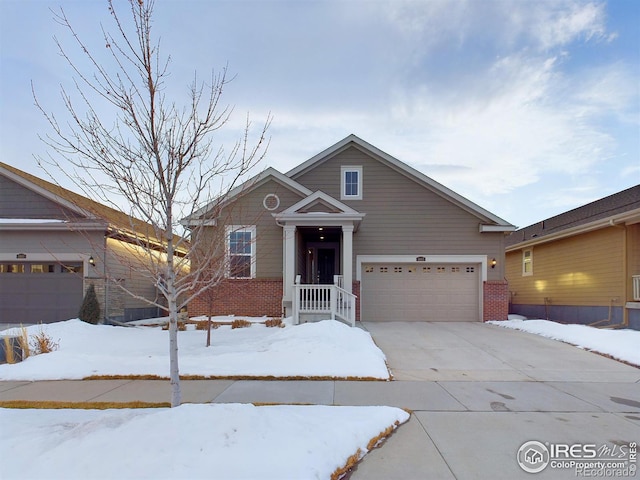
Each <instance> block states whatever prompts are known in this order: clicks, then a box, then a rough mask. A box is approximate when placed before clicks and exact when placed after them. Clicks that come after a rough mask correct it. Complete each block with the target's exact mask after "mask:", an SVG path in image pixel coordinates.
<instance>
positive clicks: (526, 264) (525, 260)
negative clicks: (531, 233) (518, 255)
mask: <svg viewBox="0 0 640 480" xmlns="http://www.w3.org/2000/svg"><path fill="white" fill-rule="evenodd" d="M522 275H523V276H525V275H533V250H531V249H529V250H523V251H522Z"/></svg>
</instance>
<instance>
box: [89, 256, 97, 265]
mask: <svg viewBox="0 0 640 480" xmlns="http://www.w3.org/2000/svg"><path fill="white" fill-rule="evenodd" d="M89 265H91V266H92V267H95V266H96V261H95V259H94V258H93V255H92V256H90V257H89Z"/></svg>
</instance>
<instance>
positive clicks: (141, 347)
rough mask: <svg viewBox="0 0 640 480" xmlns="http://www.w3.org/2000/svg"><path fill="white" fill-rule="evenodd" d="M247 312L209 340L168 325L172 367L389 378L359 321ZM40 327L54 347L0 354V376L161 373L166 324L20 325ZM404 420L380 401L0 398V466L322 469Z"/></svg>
mask: <svg viewBox="0 0 640 480" xmlns="http://www.w3.org/2000/svg"><path fill="white" fill-rule="evenodd" d="M216 320H217V321H220V319H216ZM258 320H260V319H258ZM223 321H224V319H223ZM252 321H253V322H254V324H253V325H252V326H251V327H249V328H238V329H231V327H230V326H221V327H219V328H217V329H215V330H212V335H211V339H212V345H211V347H209V348H207V347H206V346H205V341H206V332H205V331H198V330H187V331H183V332H179V334H178V342H179V353H180V373H181V374H183V375H202V376H236V375H237V376H256V377H259V376H274V377H291V376H295V377H297V376H300V377H335V378H339V377H371V378H377V379H388V378H389V373H388V371H387V368H386V364H385V356H384V354H383V353H382V352H381V351H380V349H378V347H376V345H375V344H374V343H373V340H372V339H371V336H370V335H369V334H368V333H367V332H364V331H363V330H360V329H358V328H350V327H347V326H346V325H343V324H341V323H339V322H335V321H331V320H327V321H323V322H318V323H309V324H304V325H299V326H292V325H287V326H285V327H284V328H279V327H275V328H267V327H266V326H264V325H262V324H258V323H256V322H257V320H256V319H252ZM151 323H153V322H151ZM40 331H44V332H45V333H46V334H47V335H48V336H50V337H51V338H52V339H53V340H54V341H56V342H58V343H59V345H60V347H59V349H58V350H57V351H54V352H52V353H48V354H42V355H37V356H31V357H29V358H27V359H26V360H25V361H23V362H21V363H17V364H13V365H7V364H5V365H0V380H45V379H48V380H53V379H79V378H84V377H87V376H90V375H147V374H149V375H158V376H162V377H167V376H168V371H169V361H168V344H169V339H168V332H167V331H165V330H162V329H161V328H160V327H148V326H146V327H138V328H126V327H112V326H97V325H89V324H87V323H84V322H81V321H80V320H68V321H66V322H59V323H54V324H48V325H42V326H32V327H29V328H28V333H29V335H32V334H36V333H39V332H40ZM3 333H4V334H8V333H14V334H18V333H19V331H17V330H15V331H13V332H8V331H5V332H3ZM408 419H409V414H408V413H407V412H405V411H404V410H401V409H398V408H392V407H383V406H376V407H373V406H372V407H332V406H300V405H297V406H296V405H279V406H253V405H245V404H206V405H189V404H185V405H182V406H180V407H177V408H173V409H168V408H160V409H117V410H116V409H112V410H70V409H61V410H49V409H42V410H33V409H29V410H17V409H3V408H0V425H2V429H3V431H5V432H7V434H6V435H2V436H0V452H2V467H1V468H2V475H1V476H2V478H7V479H18V478H19V479H30V478H34V479H35V478H47V479H54V478H64V479H86V478H95V479H98V478H105V479H114V478H122V479H138V478H151V479H165V478H166V479H186V478H188V479H195V478H219V479H225V480H226V479H252V480H253V479H255V480H258V479H285V478H291V479H294V478H295V479H307V478H308V479H329V478H331V476H332V474H334V472H340V471H341V469H344V467H345V466H347V465H349V464H352V463H354V462H355V461H357V460H358V459H360V458H361V457H362V456H364V455H365V454H366V453H367V452H368V451H369V450H370V449H371V448H373V447H374V446H375V444H376V441H377V440H379V439H381V438H384V437H386V436H387V435H388V434H389V433H390V431H392V430H393V429H394V428H395V427H396V426H397V425H399V424H401V423H403V422H405V421H407V420H408Z"/></svg>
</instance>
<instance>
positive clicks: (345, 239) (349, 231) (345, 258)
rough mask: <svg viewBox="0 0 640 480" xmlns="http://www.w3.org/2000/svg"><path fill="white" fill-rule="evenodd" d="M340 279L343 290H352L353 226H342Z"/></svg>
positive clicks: (350, 291)
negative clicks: (342, 281) (342, 282)
mask: <svg viewBox="0 0 640 480" xmlns="http://www.w3.org/2000/svg"><path fill="white" fill-rule="evenodd" d="M342 277H343V278H344V289H345V290H346V291H347V292H349V293H352V290H353V224H351V225H342Z"/></svg>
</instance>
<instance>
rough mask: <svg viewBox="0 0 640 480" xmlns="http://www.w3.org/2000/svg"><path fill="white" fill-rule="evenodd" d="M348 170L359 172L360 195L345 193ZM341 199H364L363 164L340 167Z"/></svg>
mask: <svg viewBox="0 0 640 480" xmlns="http://www.w3.org/2000/svg"><path fill="white" fill-rule="evenodd" d="M347 172H358V195H347V194H346V193H345V190H346V189H345V186H346V185H345V183H346V178H345V177H346V174H347ZM340 200H362V166H342V167H340Z"/></svg>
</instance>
